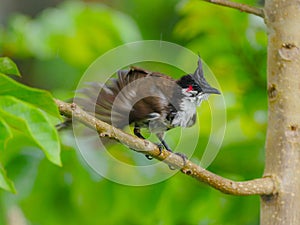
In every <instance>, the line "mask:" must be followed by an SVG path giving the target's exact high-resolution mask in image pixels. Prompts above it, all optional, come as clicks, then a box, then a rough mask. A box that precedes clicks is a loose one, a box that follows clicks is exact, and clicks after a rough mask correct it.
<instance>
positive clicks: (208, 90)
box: [202, 85, 221, 95]
mask: <svg viewBox="0 0 300 225" xmlns="http://www.w3.org/2000/svg"><path fill="white" fill-rule="evenodd" d="M202 91H203V92H204V93H207V94H217V95H219V94H221V92H220V91H219V90H218V89H216V88H213V87H211V86H210V85H205V87H202Z"/></svg>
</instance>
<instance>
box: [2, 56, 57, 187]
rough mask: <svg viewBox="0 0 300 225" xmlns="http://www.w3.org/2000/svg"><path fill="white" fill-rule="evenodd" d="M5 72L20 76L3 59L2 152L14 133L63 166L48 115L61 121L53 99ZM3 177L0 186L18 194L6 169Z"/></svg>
mask: <svg viewBox="0 0 300 225" xmlns="http://www.w3.org/2000/svg"><path fill="white" fill-rule="evenodd" d="M3 73H10V74H16V75H18V76H20V73H19V70H18V68H17V67H16V66H15V64H14V63H13V62H12V61H11V60H10V59H8V58H0V86H1V90H0V94H1V95H0V133H1V134H2V135H1V142H0V143H1V145H0V147H1V151H2V152H4V151H5V150H6V145H7V142H8V141H10V140H11V139H12V138H14V136H15V133H17V134H18V135H19V134H20V133H21V134H22V135H23V136H24V137H23V138H24V139H29V140H31V141H32V142H34V143H35V145H36V146H38V147H39V148H40V149H42V150H43V151H44V152H45V154H46V156H47V158H48V159H49V160H50V161H51V162H53V163H55V164H57V165H61V161H60V143H59V139H58V134H57V131H56V129H55V128H54V127H53V125H51V123H50V122H49V119H48V117H47V114H46V113H48V114H50V115H53V116H56V117H58V118H59V113H58V109H57V107H56V105H55V103H54V101H53V98H52V96H51V95H50V94H49V93H48V92H46V91H42V90H38V89H34V88H29V87H27V86H25V85H22V84H20V83H18V82H16V81H14V80H13V79H11V78H9V77H7V76H6V75H5V74H3ZM41 109H42V110H44V112H43V111H42V110H41ZM0 174H1V179H0V187H2V188H4V189H6V190H10V191H13V192H15V189H14V186H13V184H12V183H11V181H9V179H8V178H7V176H6V174H5V171H4V169H3V168H1V170H0Z"/></svg>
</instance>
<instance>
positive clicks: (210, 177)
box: [55, 100, 277, 195]
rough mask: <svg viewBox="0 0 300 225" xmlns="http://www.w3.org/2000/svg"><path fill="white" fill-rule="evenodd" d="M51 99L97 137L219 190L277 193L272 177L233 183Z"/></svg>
mask: <svg viewBox="0 0 300 225" xmlns="http://www.w3.org/2000/svg"><path fill="white" fill-rule="evenodd" d="M55 102H56V104H57V106H58V109H59V111H60V113H61V114H62V115H64V116H66V117H69V118H71V117H72V118H73V119H76V120H78V121H79V122H81V123H83V124H85V125H86V126H88V127H90V128H92V129H95V130H96V131H97V132H98V133H99V135H100V136H105V137H108V138H111V139H115V140H116V141H119V142H121V143H123V144H125V145H127V146H128V147H129V148H130V149H134V150H135V151H137V152H140V153H143V154H147V155H150V156H152V157H153V158H156V159H158V160H160V161H163V162H164V163H166V164H168V165H169V166H172V167H174V168H177V169H180V170H181V172H183V173H184V174H186V175H189V176H191V177H194V178H196V179H197V180H199V181H202V182H205V183H207V184H208V185H210V186H212V187H214V188H215V189H217V190H220V191H221V192H223V193H227V194H232V195H271V194H275V193H276V192H277V185H276V184H277V182H276V179H275V178H274V177H271V176H270V177H263V178H259V179H254V180H250V181H243V182H236V181H232V180H229V179H226V178H223V177H221V176H218V175H216V174H214V173H212V172H209V171H207V170H205V169H203V168H201V167H200V166H199V165H197V164H195V163H193V162H192V161H190V160H186V162H185V163H184V162H183V159H182V157H181V156H179V155H177V154H174V153H172V152H169V151H166V150H162V152H160V150H159V149H158V147H157V145H155V144H153V143H151V142H149V141H147V140H143V139H140V138H137V137H135V136H133V135H130V134H127V133H125V132H123V131H122V130H119V129H117V128H114V127H113V126H111V125H109V124H107V123H105V122H102V121H101V120H98V119H96V118H95V117H93V116H91V115H90V114H88V113H86V112H85V111H83V110H82V109H81V108H80V107H78V106H77V105H76V104H74V103H71V104H69V103H65V102H62V101H60V100H55Z"/></svg>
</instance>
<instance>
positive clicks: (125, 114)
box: [79, 67, 176, 128]
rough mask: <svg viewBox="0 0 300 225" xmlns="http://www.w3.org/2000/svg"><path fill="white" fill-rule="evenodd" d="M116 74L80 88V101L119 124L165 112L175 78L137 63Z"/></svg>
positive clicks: (100, 117)
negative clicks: (104, 82)
mask: <svg viewBox="0 0 300 225" xmlns="http://www.w3.org/2000/svg"><path fill="white" fill-rule="evenodd" d="M117 75H118V77H117V78H115V79H113V78H112V79H110V81H109V82H108V83H107V84H102V83H90V84H89V87H87V88H85V89H83V90H81V93H82V94H83V95H84V97H83V98H81V99H79V102H80V105H82V106H83V107H84V109H85V110H87V111H89V112H91V113H95V116H96V117H97V118H99V119H101V120H103V121H105V122H107V123H109V124H112V125H114V126H115V127H119V128H122V127H124V126H126V125H128V124H131V123H133V122H138V121H140V120H147V119H149V120H151V119H152V118H151V117H153V115H160V114H163V113H166V112H165V111H166V109H167V107H168V105H169V102H170V101H171V98H172V96H173V91H172V86H173V85H174V84H176V82H175V80H173V79H172V78H171V77H169V76H166V75H164V74H160V73H156V72H149V71H146V70H144V69H141V68H137V67H132V68H131V69H130V70H120V71H118V73H117Z"/></svg>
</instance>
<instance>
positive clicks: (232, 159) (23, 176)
mask: <svg viewBox="0 0 300 225" xmlns="http://www.w3.org/2000/svg"><path fill="white" fill-rule="evenodd" d="M104 3H105V4H106V5H110V7H108V6H106V5H104V4H96V3H89V4H87V3H83V2H80V1H74V2H73V1H70V2H65V3H63V4H61V5H58V6H57V7H55V8H48V9H46V10H44V11H43V12H41V13H40V14H39V15H37V16H36V17H35V18H30V17H29V16H26V15H21V14H16V15H14V16H13V17H12V18H11V20H10V21H9V22H8V24H7V26H5V27H3V29H0V32H1V34H2V35H1V37H0V51H1V52H2V53H1V54H3V55H5V56H10V57H11V58H13V59H14V60H16V62H17V64H18V66H19V68H20V70H21V72H22V74H23V77H22V79H20V78H17V77H16V79H17V80H19V81H22V82H24V83H27V84H30V86H36V87H41V88H43V89H48V90H51V93H53V94H54V95H55V96H56V97H57V98H60V99H66V98H69V97H71V96H72V90H73V89H74V87H75V86H76V83H77V81H78V80H79V79H80V76H81V75H82V73H83V72H84V70H85V69H86V67H87V66H88V65H89V64H90V63H91V62H92V61H93V60H94V59H95V58H96V57H98V56H99V55H101V54H103V53H105V52H106V51H107V50H109V49H112V48H114V47H116V46H118V45H120V44H122V43H126V42H130V41H136V40H140V39H141V37H143V38H144V39H149V38H152V39H161V38H162V39H163V40H167V41H172V42H176V43H179V44H181V45H184V46H186V47H188V48H189V49H191V50H193V51H194V52H196V53H198V52H200V53H201V57H202V58H203V59H205V62H206V63H207V64H208V65H209V66H210V68H211V69H212V70H213V71H214V73H215V75H216V77H217V78H218V81H219V83H220V84H221V86H222V94H223V95H224V97H225V101H226V105H227V130H226V135H225V138H224V142H223V145H222V149H221V151H220V153H219V155H218V157H217V158H216V160H215V161H214V162H213V164H212V165H211V166H210V167H209V168H208V169H209V170H211V171H214V172H216V173H217V174H221V175H223V176H225V177H228V178H231V179H235V180H245V179H252V178H255V177H259V176H261V174H262V170H263V160H264V156H263V148H264V141H265V130H266V108H267V105H266V95H265V85H266V84H265V83H266V80H265V61H266V59H265V58H266V36H265V30H264V27H263V25H262V24H263V21H260V20H257V19H256V18H255V17H252V16H248V15H246V14H242V13H240V12H236V11H234V10H231V9H224V8H222V7H218V6H214V5H210V4H207V3H204V2H201V1H198V0H191V1H173V0H169V1H160V0H155V1H152V2H149V1H146V0H142V1H137V0H135V1H129V2H128V1H104ZM247 3H252V4H253V3H254V1H250V0H249V1H247ZM115 9H118V10H119V11H116V10H115ZM2 60H4V59H2ZM116 60H118V59H116ZM5 61H6V62H8V61H7V58H6V59H5ZM1 64H2V65H3V63H1ZM9 65H10V67H9V70H4V69H3V68H2V67H1V66H0V68H1V71H2V73H4V74H9V75H12V74H18V73H17V72H16V67H15V66H14V65H13V64H12V63H10V62H9ZM148 66H151V65H148ZM6 68H7V67H6ZM149 69H151V68H149ZM154 70H155V69H154ZM173 71H175V70H173ZM170 73H172V70H170ZM174 73H175V72H174ZM176 73H177V72H176ZM4 74H1V80H0V82H1V90H0V93H1V95H0V96H1V97H0V104H1V107H0V108H1V111H0V115H1V116H0V118H1V119H0V137H1V140H2V141H0V146H5V150H1V151H2V152H1V155H0V159H1V162H2V164H3V167H4V168H5V169H6V171H7V172H5V171H4V169H3V167H2V166H1V169H0V174H1V175H0V182H1V183H0V184H2V187H3V188H6V189H8V190H11V191H13V190H14V187H13V185H12V183H11V181H10V180H9V179H8V177H9V178H10V179H11V180H13V181H14V183H15V186H16V189H17V191H18V194H16V195H12V194H10V193H6V192H2V193H0V196H1V199H0V201H1V203H0V208H1V210H0V212H1V213H0V223H1V224H8V222H7V220H8V219H7V218H8V215H10V214H11V213H12V212H14V211H13V209H14V208H16V207H17V208H18V209H20V210H21V212H22V213H23V216H24V217H25V218H26V220H27V221H28V224H43V225H46V224H91V225H92V224H224V225H226V224H249V225H250V224H258V215H259V204H258V201H259V199H258V197H233V196H227V195H224V194H221V193H219V192H217V191H215V190H212V189H210V188H208V187H207V186H205V185H202V184H199V183H198V182H196V181H194V180H192V179H190V178H188V177H185V176H184V175H181V174H176V175H175V176H173V177H172V178H170V179H169V180H167V181H164V182H161V183H159V184H155V185H151V186H145V187H130V186H122V185H119V184H116V183H113V182H110V181H108V180H106V179H104V178H103V177H100V176H98V175H97V174H95V173H93V172H92V171H90V170H89V169H88V167H87V166H86V165H85V163H84V162H83V160H82V158H81V157H80V156H78V154H77V153H76V150H75V144H74V143H75V141H74V140H73V139H72V137H70V135H69V132H68V131H64V132H62V133H60V134H59V136H60V139H62V140H63V144H62V152H61V161H62V162H63V167H56V166H53V165H52V164H50V163H49V161H48V160H46V159H44V157H43V154H40V151H37V148H39V149H43V150H44V152H45V153H47V154H48V156H49V154H55V156H53V157H54V159H52V158H51V157H50V156H49V157H50V158H49V157H48V159H52V161H53V162H56V163H57V164H59V160H58V158H57V157H58V154H59V150H58V149H57V150H54V149H53V147H51V148H52V150H51V151H50V150H49V151H48V149H49V148H50V146H48V144H47V142H44V141H38V140H40V139H39V138H38V137H36V135H39V134H40V132H39V131H36V130H35V129H43V131H45V132H49V134H48V135H47V136H48V137H49V138H50V137H52V141H53V142H57V134H55V132H56V131H54V130H53V125H54V124H55V123H58V122H59V120H58V119H54V118H57V117H58V115H57V111H56V109H55V106H54V105H53V102H52V100H50V98H52V97H51V95H50V94H49V92H46V91H41V90H37V89H33V88H29V87H28V86H25V85H22V84H20V83H18V82H16V81H15V80H13V79H12V78H10V77H8V76H7V75H4ZM3 87H6V88H3ZM11 107H14V108H13V109H14V110H13V111H11V110H12V108H11ZM213 110H217V106H216V109H213ZM25 111H26V112H27V111H30V112H31V113H30V114H26V113H24V112H25ZM209 114H210V109H209V106H208V105H207V104H204V105H203V106H202V107H201V109H199V117H200V118H199V120H200V124H201V131H203V132H201V135H202V136H201V137H200V141H199V143H198V146H197V149H199V150H198V151H197V152H195V154H194V155H193V160H197V159H201V156H202V153H203V151H202V149H204V148H205V144H206V141H207V139H208V138H209V132H210V124H209V123H208V122H207V119H206V118H207V116H209ZM3 115H5V116H3ZM50 115H51V116H50ZM33 121H35V122H33ZM36 121H38V123H37V122H36ZM40 123H41V124H40ZM42 124H43V126H42ZM31 126H34V127H31ZM42 127H43V128H42ZM50 127H51V128H50ZM172 132H173V131H172ZM186 132H188V131H186ZM176 135H178V134H177V133H176V132H175V133H172V134H170V135H168V138H169V139H170V140H168V141H171V142H172V138H174V139H175V140H176V137H177V136H176ZM2 137H3V138H2ZM191 138H192V137H191ZM44 144H45V145H46V146H44ZM41 145H43V146H44V147H43V146H41ZM1 149H2V148H1ZM124 149H125V147H124ZM112 154H116V157H123V159H128V158H129V159H130V157H132V155H129V156H128V151H126V150H124V151H121V153H120V148H119V147H115V148H114V149H112ZM144 160H145V159H144V158H142V157H141V158H139V161H142V162H143V161H144ZM123 172H124V176H127V175H128V176H132V175H130V174H126V171H123ZM21 215H22V214H21Z"/></svg>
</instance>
